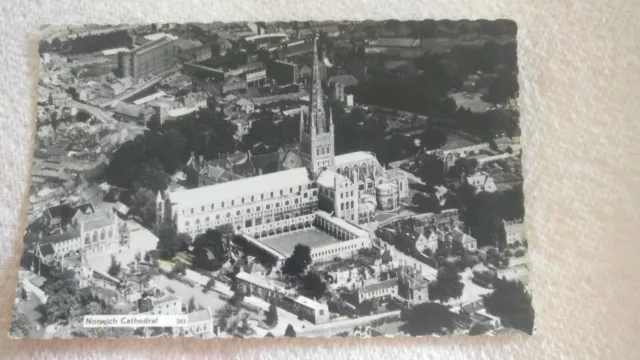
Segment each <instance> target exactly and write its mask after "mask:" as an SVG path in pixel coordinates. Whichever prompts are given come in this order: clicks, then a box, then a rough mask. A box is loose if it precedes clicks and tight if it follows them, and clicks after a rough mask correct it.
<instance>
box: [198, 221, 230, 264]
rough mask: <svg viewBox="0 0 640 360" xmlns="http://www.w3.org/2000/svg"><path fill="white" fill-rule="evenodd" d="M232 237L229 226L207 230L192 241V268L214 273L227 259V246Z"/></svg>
mask: <svg viewBox="0 0 640 360" xmlns="http://www.w3.org/2000/svg"><path fill="white" fill-rule="evenodd" d="M231 236H233V227H232V226H231V225H223V226H219V227H217V228H215V229H209V230H207V231H206V232H205V233H204V234H201V235H198V236H197V237H196V239H195V240H194V241H193V255H194V260H193V266H194V267H195V268H196V269H201V270H205V271H215V270H218V269H220V267H222V264H224V262H225V261H226V259H227V245H226V244H228V243H229V241H230V240H231Z"/></svg>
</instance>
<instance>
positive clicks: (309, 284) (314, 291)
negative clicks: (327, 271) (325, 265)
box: [302, 271, 327, 298]
mask: <svg viewBox="0 0 640 360" xmlns="http://www.w3.org/2000/svg"><path fill="white" fill-rule="evenodd" d="M302 281H303V283H304V287H305V289H307V290H308V291H309V292H310V293H311V295H312V296H313V297H314V298H319V297H321V296H322V295H323V294H324V292H325V291H327V284H325V283H324V281H322V278H321V277H320V275H318V273H316V272H315V271H309V272H308V273H307V275H306V276H305V277H304V279H303V280H302Z"/></svg>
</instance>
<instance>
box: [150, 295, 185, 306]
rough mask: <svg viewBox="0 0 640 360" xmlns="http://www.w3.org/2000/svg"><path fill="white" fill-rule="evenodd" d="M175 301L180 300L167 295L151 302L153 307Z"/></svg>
mask: <svg viewBox="0 0 640 360" xmlns="http://www.w3.org/2000/svg"><path fill="white" fill-rule="evenodd" d="M176 300H180V298H179V297H177V296H175V295H167V296H164V297H161V298H158V299H152V300H151V301H153V305H162V304H164V303H168V302H171V301H176Z"/></svg>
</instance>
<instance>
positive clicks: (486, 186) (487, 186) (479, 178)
mask: <svg viewBox="0 0 640 360" xmlns="http://www.w3.org/2000/svg"><path fill="white" fill-rule="evenodd" d="M465 182H466V183H467V184H469V185H471V186H473V187H474V188H476V192H482V191H485V192H489V193H492V192H495V191H496V190H498V188H497V187H496V183H495V182H494V181H493V177H492V176H491V175H489V174H488V173H486V172H476V173H475V174H473V175H469V176H466V177H465Z"/></svg>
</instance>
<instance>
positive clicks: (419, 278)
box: [398, 267, 430, 305]
mask: <svg viewBox="0 0 640 360" xmlns="http://www.w3.org/2000/svg"><path fill="white" fill-rule="evenodd" d="M429 283H430V281H429V280H428V279H426V278H425V277H424V276H423V275H422V273H421V272H420V271H418V270H417V269H415V268H412V267H402V268H401V269H400V271H399V272H398V295H400V296H402V297H403V298H405V299H406V300H407V301H408V302H409V303H410V304H411V305H417V304H422V303H425V302H428V301H429Z"/></svg>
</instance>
